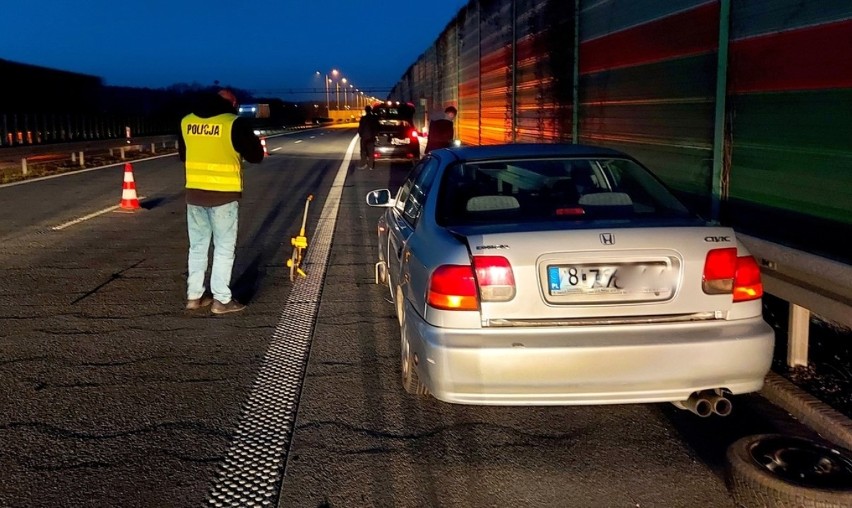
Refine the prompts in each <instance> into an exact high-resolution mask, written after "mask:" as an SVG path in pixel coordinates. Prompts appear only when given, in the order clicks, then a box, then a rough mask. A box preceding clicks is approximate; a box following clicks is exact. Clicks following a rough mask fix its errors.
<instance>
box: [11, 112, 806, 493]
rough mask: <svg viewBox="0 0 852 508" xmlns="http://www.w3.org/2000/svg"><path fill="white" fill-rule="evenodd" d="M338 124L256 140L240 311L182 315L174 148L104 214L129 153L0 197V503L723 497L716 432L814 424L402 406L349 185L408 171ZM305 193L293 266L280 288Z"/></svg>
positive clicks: (753, 408)
mask: <svg viewBox="0 0 852 508" xmlns="http://www.w3.org/2000/svg"><path fill="white" fill-rule="evenodd" d="M353 136H354V129H339V128H338V129H317V130H307V131H299V132H296V133H293V134H290V135H286V136H280V137H275V138H270V139H269V140H268V146H269V149H270V156H269V157H268V158H267V159H266V160H265V161H264V162H263V163H262V164H260V165H256V166H249V167H248V168H247V170H246V177H245V185H246V191H245V194H244V199H243V200H242V202H241V204H240V213H241V216H240V232H239V241H238V248H237V260H236V265H235V267H234V279H235V283H234V288H235V296H236V297H237V299H239V300H241V301H243V302H246V303H248V305H249V307H248V309H247V310H246V311H245V312H242V313H239V314H232V315H226V316H221V317H214V316H212V315H210V314H209V313H208V312H206V311H198V312H188V311H184V310H183V305H184V303H185V293H184V291H185V276H186V249H187V238H186V222H185V205H184V193H183V188H182V187H183V169H182V165H181V163H180V161H179V160H178V159H177V157H175V156H167V157H160V158H156V159H152V160H148V161H144V162H136V163H134V165H133V170H134V179H135V182H136V187H137V193H138V195H139V196H142V197H143V198H144V199H142V200H141V202H142V207H143V208H142V209H141V210H139V211H136V212H133V213H121V212H119V211H114V210H113V211H107V210H108V209H109V208H111V207H114V206H115V205H117V204H118V202H119V200H120V197H121V182H122V177H123V169H124V168H123V166H117V167H113V168H105V169H99V170H95V171H88V172H84V173H79V174H74V175H68V176H63V177H60V178H54V179H49V180H43V181H38V182H32V183H27V184H24V185H16V186H10V187H3V188H0V270H2V278H0V470H2V472H3V473H2V476H3V479H2V481H1V482H0V506H4V507H5V506H9V507H41V506H45V507H54V506H63V507H69V506H74V507H76V506H86V507H88V506H97V507H105V506H106V507H113V506H114V507H122V508H128V507H196V506H275V505H276V504H277V505H278V506H281V507H290V506H293V507H432V506H436V507H438V506H440V507H444V506H446V507H490V506H494V507H505V506H533V507H537V506H546V507H553V506H565V507H585V506H588V507H598V506H601V507H653V506H659V507H695V506H712V507H728V506H733V500H732V498H731V497H730V495H729V493H728V489H727V486H726V483H725V463H724V454H725V449H726V447H727V446H728V445H729V444H730V443H732V442H733V441H735V440H736V439H738V438H739V437H742V436H745V435H749V434H756V433H764V432H778V431H780V432H787V433H791V434H799V435H812V434H811V431H810V430H808V429H807V428H805V427H803V426H801V425H800V424H799V423H798V422H796V421H794V420H793V419H792V418H790V417H789V416H788V415H787V414H786V413H785V412H784V411H782V410H780V409H778V408H776V407H775V406H772V405H771V404H769V403H768V402H767V401H766V400H764V399H763V398H761V397H760V396H758V395H747V396H738V397H734V398H733V402H734V411H733V413H732V414H731V415H730V416H728V417H726V418H721V417H711V418H706V419H701V418H698V417H697V416H695V415H692V414H691V413H688V412H685V411H681V410H678V409H677V408H675V407H674V406H672V405H671V404H636V405H611V406H573V407H531V408H520V407H481V406H460V405H449V404H445V403H441V402H438V401H435V400H434V399H427V400H418V399H414V398H412V397H411V396H408V395H406V394H405V392H404V391H403V390H402V387H401V385H400V383H399V370H398V369H399V367H398V364H399V337H398V328H397V322H396V319H395V317H394V314H393V308H392V306H391V304H389V303H388V302H387V301H386V298H387V294H386V289H384V288H383V287H381V286H377V285H375V284H374V282H373V280H374V277H373V273H374V272H373V269H374V263H375V261H376V257H375V250H376V245H375V243H376V232H375V227H376V226H375V223H376V219H377V217H378V215H379V213H380V211H379V210H378V209H371V208H369V207H367V205H366V203H365V200H364V197H365V195H366V193H367V192H368V191H369V190H371V189H375V188H383V187H389V188H391V189H393V190H395V189H396V188H397V186H398V185H399V184H400V182H401V181H402V179H403V178H404V177H405V175H406V172H407V167H405V166H403V165H400V166H396V165H394V166H388V165H386V164H378V165H377V168H376V169H375V170H373V171H370V170H356V169H354V168H355V166H356V165H357V158H358V156H357V151H356V154H355V156H354V158H355V161H354V162H353V161H351V160H350V158H349V157H347V156H346V153H347V150H348V149H351V148H352V147H353V146H355V145H354V144H353V143H352V140H353ZM309 194H312V195H314V196H315V200H314V201H313V202H312V203H311V205H310V209H309V214H308V223H307V236H308V238H309V247H308V251H307V252H308V258H307V259H306V264H305V269H306V271H307V272H308V277H307V278H305V279H298V280H297V281H296V282H295V283H291V282H290V280H289V270H288V268H287V267H286V259H287V258H288V257H289V256H290V253H291V245H290V238H291V237H292V236H295V235H297V234H298V232H299V226H300V224H301V220H302V214H303V212H304V206H305V200H306V197H307V196H308V195H309ZM97 212H102V213H99V214H97ZM83 219H84V220H83ZM314 235H315V236H314ZM246 478H247V479H246ZM247 491H248V494H247V493H246V492H247ZM234 492H237V494H234ZM229 496H230V497H229Z"/></svg>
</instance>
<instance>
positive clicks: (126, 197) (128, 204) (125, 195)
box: [119, 162, 141, 210]
mask: <svg viewBox="0 0 852 508" xmlns="http://www.w3.org/2000/svg"><path fill="white" fill-rule="evenodd" d="M119 206H121V208H122V209H123V210H138V209H139V208H141V207H140V206H139V198H138V197H137V196H136V182H135V181H134V180H133V165H131V164H130V163H129V162H128V163H126V164H125V165H124V183H123V184H122V186H121V203H120V205H119Z"/></svg>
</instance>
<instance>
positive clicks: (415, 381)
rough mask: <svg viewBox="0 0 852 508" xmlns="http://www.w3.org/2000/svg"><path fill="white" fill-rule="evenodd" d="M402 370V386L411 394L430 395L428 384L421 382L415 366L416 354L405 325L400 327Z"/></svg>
mask: <svg viewBox="0 0 852 508" xmlns="http://www.w3.org/2000/svg"><path fill="white" fill-rule="evenodd" d="M400 337H401V340H400V371H401V372H402V388H403V389H404V390H405V391H406V393H409V394H411V395H417V396H420V397H425V396H427V395H429V390H428V389H427V388H426V385H424V384H423V383H421V382H420V378H419V377H418V376H417V370H416V369H415V367H414V354H413V353H412V352H411V346H410V344H409V343H408V338H406V336H405V327H404V326H403V327H402V328H401V329H400Z"/></svg>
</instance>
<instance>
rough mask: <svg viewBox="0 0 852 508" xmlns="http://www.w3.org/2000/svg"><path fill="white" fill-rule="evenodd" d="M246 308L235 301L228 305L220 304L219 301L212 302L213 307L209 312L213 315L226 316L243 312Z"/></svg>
mask: <svg viewBox="0 0 852 508" xmlns="http://www.w3.org/2000/svg"><path fill="white" fill-rule="evenodd" d="M245 308H246V306H245V305H243V304H241V303H240V302H238V301H236V300H231V301H230V302H228V303H222V302H220V301H219V300H213V307H211V308H210V312H212V313H213V314H228V313H229V312H239V311H241V310H245Z"/></svg>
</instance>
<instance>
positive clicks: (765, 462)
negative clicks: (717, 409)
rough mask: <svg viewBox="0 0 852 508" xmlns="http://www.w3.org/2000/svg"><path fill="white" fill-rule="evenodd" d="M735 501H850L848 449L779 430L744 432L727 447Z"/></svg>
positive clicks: (844, 504)
mask: <svg viewBox="0 0 852 508" xmlns="http://www.w3.org/2000/svg"><path fill="white" fill-rule="evenodd" d="M727 460H728V477H729V482H730V487H731V493H732V494H733V497H734V500H735V501H736V502H737V504H738V505H739V506H742V507H746V508H751V507H758V506H773V507H791V508H792V507H800V506H812V507H817V506H824V507H832V508H849V507H852V454H850V452H848V451H846V450H843V449H838V448H829V447H827V446H823V445H821V444H819V443H817V442H815V441H812V440H809V439H805V438H801V437H795V436H784V435H780V434H760V435H755V436H748V437H745V438H742V439H740V440H738V441H736V442H734V443H733V444H732V445H731V446H730V447H728V451H727Z"/></svg>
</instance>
